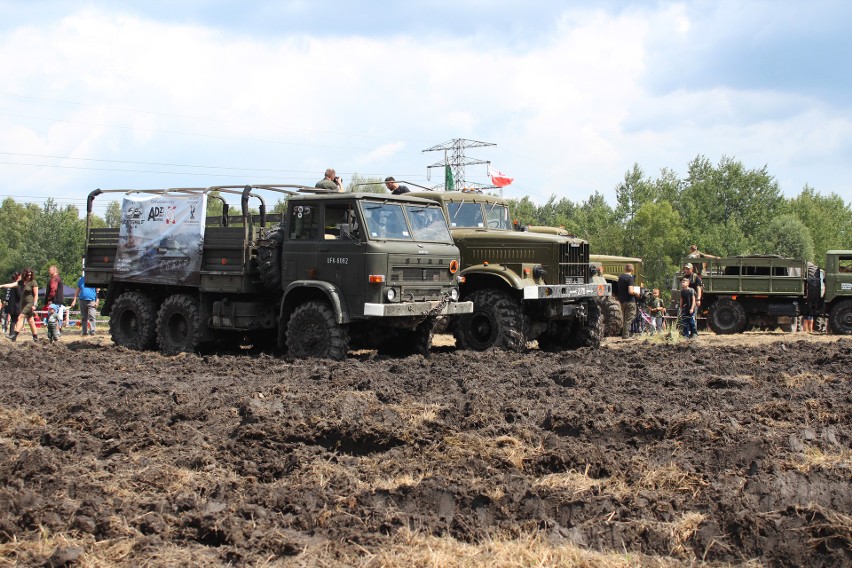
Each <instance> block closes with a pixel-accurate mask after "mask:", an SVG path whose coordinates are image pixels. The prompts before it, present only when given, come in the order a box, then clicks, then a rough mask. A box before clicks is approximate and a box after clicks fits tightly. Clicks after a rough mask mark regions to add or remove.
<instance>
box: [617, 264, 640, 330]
mask: <svg viewBox="0 0 852 568" xmlns="http://www.w3.org/2000/svg"><path fill="white" fill-rule="evenodd" d="M616 292H617V294H618V301H619V302H620V303H621V313H622V315H623V316H624V322H623V323H622V326H621V338H622V339H627V338H629V337H630V325H631V324H632V323H633V320H634V319H636V298H638V297H639V293H640V292H639V287H638V286H636V279H635V278H634V276H633V265H632V264H627V265H625V266H624V274H622V275H621V276H619V277H618V282H617V284H616Z"/></svg>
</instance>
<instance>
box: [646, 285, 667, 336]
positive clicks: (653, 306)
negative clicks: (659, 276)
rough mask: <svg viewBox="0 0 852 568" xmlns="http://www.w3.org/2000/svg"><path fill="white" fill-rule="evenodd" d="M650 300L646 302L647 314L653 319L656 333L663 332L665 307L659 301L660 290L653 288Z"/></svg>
mask: <svg viewBox="0 0 852 568" xmlns="http://www.w3.org/2000/svg"><path fill="white" fill-rule="evenodd" d="M651 294H652V295H651V300H650V301H649V302H648V312H649V313H650V315H651V317H652V318H654V328H655V330H656V331H658V332H662V331H663V323H664V321H665V320H664V319H663V318H664V317H665V315H666V306H665V304H663V301H662V300H661V299H660V289H659V288H654V290H653V291H652V292H651Z"/></svg>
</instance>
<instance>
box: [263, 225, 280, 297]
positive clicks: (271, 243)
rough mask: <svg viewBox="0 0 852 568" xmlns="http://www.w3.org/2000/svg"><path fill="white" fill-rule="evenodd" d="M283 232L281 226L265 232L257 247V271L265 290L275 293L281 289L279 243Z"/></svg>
mask: <svg viewBox="0 0 852 568" xmlns="http://www.w3.org/2000/svg"><path fill="white" fill-rule="evenodd" d="M282 242H284V231H283V229H282V227H281V226H277V227H272V228H271V229H269V230H267V231H266V234H265V235H264V237H263V239H261V240H260V241H259V242H258V247H257V271H258V272H259V273H260V280H261V281H262V282H263V285H264V286H266V288H267V290H272V291H274V292H277V291H279V290H280V289H281V243H282Z"/></svg>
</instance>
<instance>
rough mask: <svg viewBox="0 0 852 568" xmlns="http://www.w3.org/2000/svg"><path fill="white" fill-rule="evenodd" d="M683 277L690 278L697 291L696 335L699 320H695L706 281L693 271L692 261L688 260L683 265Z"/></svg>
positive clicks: (696, 333) (692, 287) (691, 285)
mask: <svg viewBox="0 0 852 568" xmlns="http://www.w3.org/2000/svg"><path fill="white" fill-rule="evenodd" d="M683 277H684V278H686V279H687V280H689V287H690V288H691V289H692V290H693V291H694V292H695V311H694V312H693V314H692V319H693V321H694V322H695V335H696V336H697V335H698V322H697V321H696V320H695V318H696V316H697V314H698V310H699V309H700V308H701V297H702V296H703V295H704V282H703V281H702V280H701V276H699V275H698V274H696V273H695V272H694V271H693V266H692V263H690V262H687V263H686V264H684V265H683Z"/></svg>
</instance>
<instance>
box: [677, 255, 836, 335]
mask: <svg viewBox="0 0 852 568" xmlns="http://www.w3.org/2000/svg"><path fill="white" fill-rule="evenodd" d="M692 260H694V259H690V258H685V259H684V260H683V262H684V263H686V262H691V261H692ZM701 261H702V262H703V263H704V270H703V274H702V276H701V278H702V281H703V284H704V292H703V296H702V303H701V306H700V309H699V313H700V315H702V316H704V317H706V318H707V324H708V326H709V327H710V329H712V330H713V331H714V332H716V333H719V334H731V333H741V332H743V331H746V330H748V329H752V328H755V327H775V326H781V327H787V326H790V325H791V324H790V323H789V322H791V321H793V320H794V319H795V318H797V317H799V316H802V315H807V314H810V315H812V316H815V317H819V316H825V317H827V319H828V327H829V330H830V331H831V332H833V333H837V334H847V335H848V334H852V251H847V250H830V251H828V253H827V254H826V259H825V268H824V269H820V268H819V267H818V266H816V265H814V264H812V263H809V262H805V261H803V260H798V259H790V258H783V257H780V256H734V257H728V258H703V259H701ZM677 282H678V278H677V277H676V278H675V280H674V285H673V288H678V289H679V286H676V285H677ZM677 297H678V294H677V293H676V291H675V290H673V298H674V299H675V300H676V299H677ZM788 329H789V327H788Z"/></svg>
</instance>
